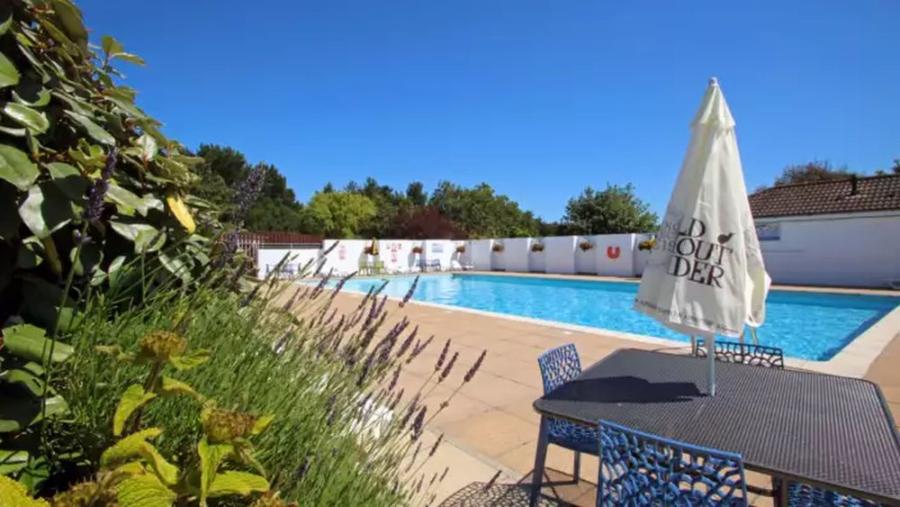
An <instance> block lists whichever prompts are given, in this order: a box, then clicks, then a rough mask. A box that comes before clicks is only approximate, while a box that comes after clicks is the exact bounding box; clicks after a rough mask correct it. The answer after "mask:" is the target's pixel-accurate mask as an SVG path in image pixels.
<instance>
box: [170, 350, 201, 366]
mask: <svg viewBox="0 0 900 507" xmlns="http://www.w3.org/2000/svg"><path fill="white" fill-rule="evenodd" d="M207 360H209V351H208V350H206V349H196V350H190V351H188V352H186V353H184V354H183V355H180V356H174V357H172V358H171V359H169V363H171V364H172V366H174V367H175V369H176V370H178V371H185V370H190V369H191V368H196V367H198V366H200V365H201V364H203V363H205V362H206V361H207Z"/></svg>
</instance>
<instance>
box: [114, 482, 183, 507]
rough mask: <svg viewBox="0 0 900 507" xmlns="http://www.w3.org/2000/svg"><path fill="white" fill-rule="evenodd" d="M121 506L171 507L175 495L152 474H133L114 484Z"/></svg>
mask: <svg viewBox="0 0 900 507" xmlns="http://www.w3.org/2000/svg"><path fill="white" fill-rule="evenodd" d="M116 498H117V499H118V500H119V504H120V505H122V507H171V506H172V503H173V502H175V499H176V498H177V495H176V494H175V492H173V491H172V490H170V489H169V488H168V487H166V485H165V484H163V483H162V482H160V480H159V479H158V478H157V477H156V476H155V475H153V474H144V475H135V476H133V477H129V478H127V479H125V480H124V481H122V482H120V483H119V484H118V485H117V486H116Z"/></svg>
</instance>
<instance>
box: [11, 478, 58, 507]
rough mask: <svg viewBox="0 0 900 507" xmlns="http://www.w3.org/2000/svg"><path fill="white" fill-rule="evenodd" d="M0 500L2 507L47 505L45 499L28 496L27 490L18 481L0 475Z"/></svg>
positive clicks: (39, 506) (46, 506) (38, 506)
mask: <svg viewBox="0 0 900 507" xmlns="http://www.w3.org/2000/svg"><path fill="white" fill-rule="evenodd" d="M0 500H2V505H3V507H49V506H50V504H49V503H47V501H46V500H39V499H34V498H31V497H30V496H28V490H27V489H25V486H24V485H23V484H21V483H19V482H18V481H14V480H12V479H10V478H9V477H5V476H2V475H0Z"/></svg>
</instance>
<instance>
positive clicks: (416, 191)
mask: <svg viewBox="0 0 900 507" xmlns="http://www.w3.org/2000/svg"><path fill="white" fill-rule="evenodd" d="M406 199H407V200H408V201H409V203H410V204H412V205H413V206H425V204H427V203H428V192H426V191H425V185H423V184H422V182H421V181H413V182H412V183H410V184H409V185H407V186H406Z"/></svg>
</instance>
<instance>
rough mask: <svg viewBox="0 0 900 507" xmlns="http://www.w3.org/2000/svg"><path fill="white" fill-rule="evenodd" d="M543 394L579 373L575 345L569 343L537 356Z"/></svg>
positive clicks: (579, 361)
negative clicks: (542, 382)
mask: <svg viewBox="0 0 900 507" xmlns="http://www.w3.org/2000/svg"><path fill="white" fill-rule="evenodd" d="M538 366H540V367H541V379H542V380H543V381H544V394H547V393H549V392H550V391H552V390H554V389H556V388H557V387H559V386H561V385H563V384H565V383H566V382H569V381H570V380H572V379H574V378H575V377H577V376H578V375H580V374H581V360H580V359H579V358H578V350H577V349H576V348H575V345H573V344H571V343H569V344H567V345H562V346H559V347H556V348H555V349H551V350H548V351H547V352H544V353H543V354H541V355H540V357H538Z"/></svg>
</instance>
